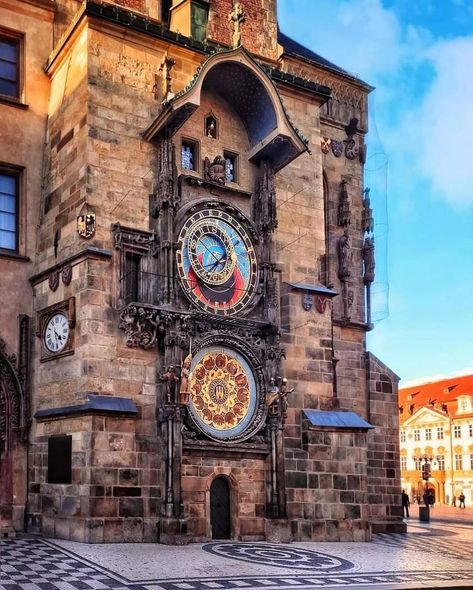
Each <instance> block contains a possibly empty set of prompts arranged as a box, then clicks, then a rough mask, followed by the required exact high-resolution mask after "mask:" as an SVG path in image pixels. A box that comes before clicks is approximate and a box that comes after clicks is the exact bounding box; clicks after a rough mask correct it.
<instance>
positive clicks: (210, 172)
mask: <svg viewBox="0 0 473 590" xmlns="http://www.w3.org/2000/svg"><path fill="white" fill-rule="evenodd" d="M204 180H206V181H207V182H215V183H217V184H225V158H223V157H222V156H216V157H215V159H214V161H213V162H212V163H210V160H209V158H205V160H204Z"/></svg>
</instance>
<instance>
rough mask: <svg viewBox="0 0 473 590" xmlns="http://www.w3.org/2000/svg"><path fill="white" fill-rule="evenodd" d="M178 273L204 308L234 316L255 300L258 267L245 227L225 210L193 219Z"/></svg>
mask: <svg viewBox="0 0 473 590" xmlns="http://www.w3.org/2000/svg"><path fill="white" fill-rule="evenodd" d="M177 242H178V248H177V270H178V274H179V278H180V280H181V283H182V285H183V288H184V292H185V293H186V295H187V297H188V298H189V299H190V300H191V301H192V303H194V305H196V306H197V307H198V308H200V309H202V310H204V311H208V312H211V313H216V314H219V315H234V314H237V313H239V312H241V311H242V310H243V309H245V308H246V307H247V306H248V305H249V304H250V303H251V301H252V300H253V297H254V295H255V292H256V288H257V284H258V267H257V260H256V253H255V247H254V243H253V240H252V239H251V237H250V234H249V232H248V231H247V229H246V227H245V225H244V224H243V223H241V222H240V220H239V219H237V218H236V217H235V216H234V215H231V214H230V213H227V212H226V211H225V210H223V208H222V209H216V208H215V209H214V208H208V209H201V210H200V211H197V212H196V213H194V214H193V215H191V216H190V217H189V218H188V219H187V221H186V222H185V223H184V225H183V226H182V228H181V231H180V232H179V236H178V240H177Z"/></svg>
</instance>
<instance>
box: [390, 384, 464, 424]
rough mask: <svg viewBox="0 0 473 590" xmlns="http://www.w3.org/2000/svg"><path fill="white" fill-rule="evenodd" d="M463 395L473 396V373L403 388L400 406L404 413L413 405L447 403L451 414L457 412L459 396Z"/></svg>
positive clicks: (416, 406)
mask: <svg viewBox="0 0 473 590" xmlns="http://www.w3.org/2000/svg"><path fill="white" fill-rule="evenodd" d="M461 395H471V396H473V375H464V376H463V377H452V378H451V379H443V380H441V381H435V382H433V383H424V384H422V385H415V386H413V387H405V388H402V389H400V390H399V406H400V407H402V408H403V414H406V413H407V414H409V412H408V409H409V407H410V406H411V405H414V407H415V409H418V408H421V407H423V406H427V407H428V406H432V405H433V404H434V403H435V406H437V407H442V405H445V406H446V409H447V410H448V413H450V414H451V413H455V412H456V410H457V398H458V397H459V396H461ZM462 417H463V415H462Z"/></svg>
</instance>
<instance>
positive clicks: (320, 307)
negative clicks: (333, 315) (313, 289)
mask: <svg viewBox="0 0 473 590" xmlns="http://www.w3.org/2000/svg"><path fill="white" fill-rule="evenodd" d="M328 302H329V300H328V298H327V297H324V296H323V295H316V296H315V309H316V310H317V311H318V312H319V313H325V310H326V309H327V305H328Z"/></svg>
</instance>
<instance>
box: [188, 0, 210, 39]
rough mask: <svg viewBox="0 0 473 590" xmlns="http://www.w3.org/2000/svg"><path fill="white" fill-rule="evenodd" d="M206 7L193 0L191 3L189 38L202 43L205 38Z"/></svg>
mask: <svg viewBox="0 0 473 590" xmlns="http://www.w3.org/2000/svg"><path fill="white" fill-rule="evenodd" d="M207 20H208V6H207V5H206V4H200V3H198V2H196V0H193V2H192V3H191V37H192V38H193V39H195V40H196V41H200V43H203V42H204V41H205V39H206V38H207Z"/></svg>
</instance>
